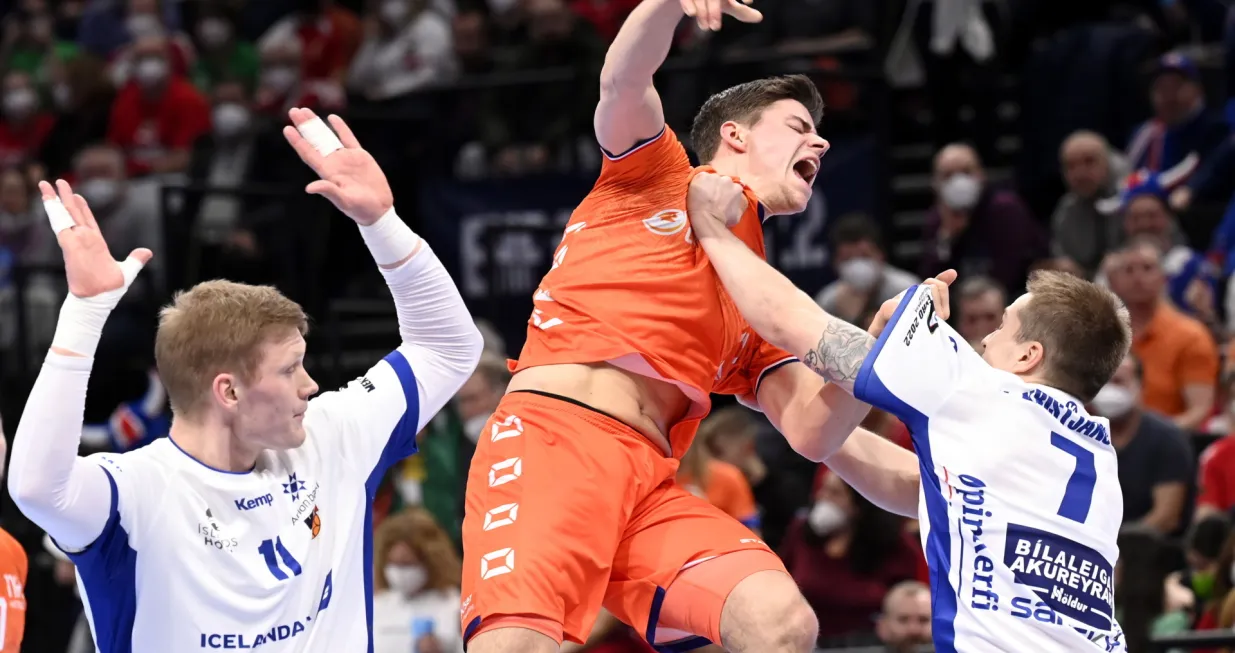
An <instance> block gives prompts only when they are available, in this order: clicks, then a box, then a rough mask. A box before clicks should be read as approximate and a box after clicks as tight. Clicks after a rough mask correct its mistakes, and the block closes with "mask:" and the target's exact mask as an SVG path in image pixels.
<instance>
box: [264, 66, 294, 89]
mask: <svg viewBox="0 0 1235 653" xmlns="http://www.w3.org/2000/svg"><path fill="white" fill-rule="evenodd" d="M296 77H297V73H296V69H295V68H291V67H289V66H272V67H270V68H267V69H266V70H265V71H264V72H262V85H263V86H265V87H266V88H268V89H270V90H272V91H274V92H275V93H286V92H288V91H290V90H291V89H292V86H293V85H295V83H296Z"/></svg>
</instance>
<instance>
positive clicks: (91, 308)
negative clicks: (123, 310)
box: [51, 257, 142, 358]
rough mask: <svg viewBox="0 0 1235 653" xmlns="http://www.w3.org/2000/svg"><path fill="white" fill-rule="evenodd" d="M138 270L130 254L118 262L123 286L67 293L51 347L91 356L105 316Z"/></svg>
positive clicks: (135, 276)
mask: <svg viewBox="0 0 1235 653" xmlns="http://www.w3.org/2000/svg"><path fill="white" fill-rule="evenodd" d="M141 269H142V263H141V261H138V260H137V259H135V258H132V257H130V258H128V259H125V260H124V261H122V262H121V263H120V271H121V273H123V274H124V286H122V287H120V288H117V289H115V290H109V291H107V292H105V293H102V294H100V295H95V296H93V297H78V296H77V295H74V294H73V293H69V294H68V296H67V297H65V298H64V304H62V305H61V306H60V317H59V318H58V319H57V320H56V333H55V335H53V336H52V339H51V346H52V347H55V348H57V349H63V350H65V351H70V352H73V353H74V354H79V355H81V356H85V357H86V358H94V352H95V350H96V349H98V347H99V339H100V338H102V337H103V326H104V325H105V324H107V316H109V315H111V312H112V309H114V308H116V304H119V303H120V298H121V297H124V292H125V291H126V290H128V289H129V286H130V285H132V284H133V279H135V278H137V273H138V272H141Z"/></svg>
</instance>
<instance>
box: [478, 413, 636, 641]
mask: <svg viewBox="0 0 1235 653" xmlns="http://www.w3.org/2000/svg"><path fill="white" fill-rule="evenodd" d="M581 411H583V412H581ZM587 412H590V411H588V409H586V408H583V407H579V406H574V405H572V404H568V403H566V402H562V401H560V400H556V399H552V398H547V397H541V396H539V395H534V394H528V393H512V394H509V395H507V396H506V398H504V399H503V400H502V404H501V405H500V406H499V407H498V410H497V412H495V413H494V415H493V417H492V418H490V422H489V424H488V425H487V426H486V428H485V430H484V431H482V433H481V437H480V440H479V441H478V443H477V448H476V453H475V455H474V456H473V458H472V464H471V468H470V470H469V473H468V484H467V498H466V509H465V516H464V520H463V597H464V598H463V604H462V606H461V609H460V617H461V621H462V627H463V629H464V637H465V639H466V638H469V637H471V636H473V635H476V634H479V633H482V632H485V631H489V630H492V629H495V628H499V627H503V628H504V627H507V626H509V627H510V628H523V629H531V630H535V631H536V632H540V633H542V634H544V635H547V636H549V637H550V638H551V639H555V640H557V641H561V640H562V639H563V638H565V639H569V640H572V641H574V640H580V639H584V638H586V637H587V629H588V628H590V627H591V623H592V621H593V620H594V619H595V617H596V614H597V613H598V612H599V610H600V605H601V601H602V599H603V596H604V589H605V583H606V581H607V580H608V577H609V570H610V566H611V563H612V561H613V556H614V553H615V551H616V549H617V546H618V541H619V538H620V536H621V531H622V525H623V524H624V523H625V520H626V517H627V515H628V514H629V513H630V511H631V510H632V509H633V506H634V503H635V500H634V499H632V498H630V496H629V489H628V488H629V487H631V486H632V485H637V483H632V478H633V476H634V475H636V474H637V471H636V470H637V469H638V468H639V467H640V466H641V465H640V464H639V463H640V462H641V461H638V460H636V459H635V458H634V457H633V455H632V453H631V452H630V451H628V450H627V447H626V446H625V444H624V443H623V442H622V441H621V440H620V439H619V438H617V437H615V436H614V434H612V433H610V432H608V430H610V429H611V428H614V427H612V425H609V424H606V423H605V422H604V421H603V420H602V419H601V418H602V417H603V416H601V415H600V414H598V413H594V414H593V415H594V416H593V415H589V414H587ZM605 419H607V418H605Z"/></svg>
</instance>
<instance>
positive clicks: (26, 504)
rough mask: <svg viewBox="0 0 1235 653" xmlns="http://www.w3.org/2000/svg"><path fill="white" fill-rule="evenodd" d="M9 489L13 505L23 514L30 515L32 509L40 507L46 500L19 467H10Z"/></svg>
mask: <svg viewBox="0 0 1235 653" xmlns="http://www.w3.org/2000/svg"><path fill="white" fill-rule="evenodd" d="M8 489H9V496H10V497H12V498H13V503H14V504H16V505H17V507H18V509H20V510H21V511H22V513H23V514H29V513H30V512H31V509H32V508H35V507H37V506H39V505H40V504H41V503H42V502H43V499H44V497H42V496H41V493H40V492H39V490H38V488H37V487H35V486H34V485H33V484H32V483H31V482H30V481H29V479H28V478H27V475H25V474H21V473H19V472H18V469H17V466H10V469H9V478H8Z"/></svg>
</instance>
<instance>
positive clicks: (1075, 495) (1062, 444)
mask: <svg viewBox="0 0 1235 653" xmlns="http://www.w3.org/2000/svg"><path fill="white" fill-rule="evenodd" d="M1051 446H1053V447H1055V448H1056V449H1061V450H1063V452H1064V453H1066V454H1068V455H1070V456H1072V457H1073V458H1075V459H1076V467H1075V468H1074V469H1073V470H1072V476H1071V477H1070V478H1068V487H1067V488H1066V489H1065V490H1064V493H1063V501H1061V502H1060V503H1059V512H1058V513H1056V514H1058V515H1059V516H1060V517H1063V518H1064V519H1071V520H1072V521H1074V522H1080V523H1082V524H1084V523H1085V519H1086V518H1087V517H1089V507H1090V505H1092V504H1093V488H1094V485H1095V484H1096V483H1097V482H1098V470H1097V469H1096V468H1095V467H1094V462H1093V452H1092V451H1090V450H1088V449H1086V448H1085V447H1082V446H1081V445H1079V444H1077V443H1075V442H1073V441H1072V440H1069V439H1068V438H1065V437H1064V436H1062V435H1060V434H1058V433H1055V432H1052V433H1051Z"/></svg>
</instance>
